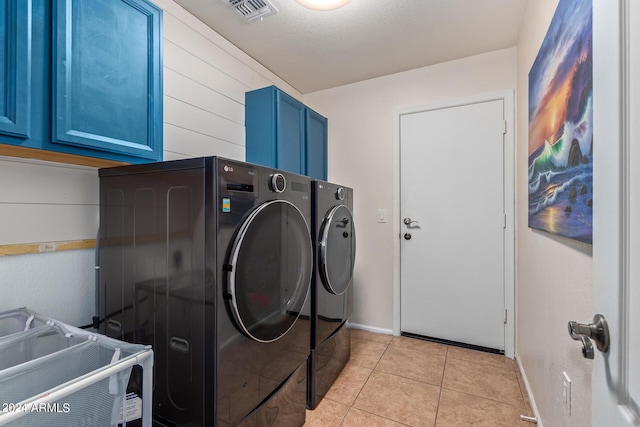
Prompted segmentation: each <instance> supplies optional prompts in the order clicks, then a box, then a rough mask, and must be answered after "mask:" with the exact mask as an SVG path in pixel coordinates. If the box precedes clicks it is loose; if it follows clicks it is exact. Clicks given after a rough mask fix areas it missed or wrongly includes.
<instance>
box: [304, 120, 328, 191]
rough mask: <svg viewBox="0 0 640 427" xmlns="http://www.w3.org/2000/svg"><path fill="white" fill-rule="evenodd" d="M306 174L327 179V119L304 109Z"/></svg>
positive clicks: (314, 177)
mask: <svg viewBox="0 0 640 427" xmlns="http://www.w3.org/2000/svg"><path fill="white" fill-rule="evenodd" d="M306 113H307V114H306V141H307V152H306V171H307V172H306V175H308V176H309V177H311V178H313V179H321V180H323V181H326V180H327V127H328V126H327V119H326V118H325V117H323V116H321V115H320V114H318V113H316V112H315V111H313V110H310V109H307V110H306Z"/></svg>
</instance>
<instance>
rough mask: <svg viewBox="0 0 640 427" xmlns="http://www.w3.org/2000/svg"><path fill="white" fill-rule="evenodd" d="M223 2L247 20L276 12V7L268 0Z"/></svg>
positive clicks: (229, 0) (225, 0) (226, 0)
mask: <svg viewBox="0 0 640 427" xmlns="http://www.w3.org/2000/svg"><path fill="white" fill-rule="evenodd" d="M224 2H225V3H227V4H228V5H229V7H231V8H233V9H235V11H236V12H238V13H239V14H240V15H242V16H244V18H245V19H246V20H247V21H253V20H254V19H256V18H263V17H265V16H269V15H273V14H274V13H277V12H278V9H276V7H275V6H274V5H273V3H271V2H270V1H269V0H224Z"/></svg>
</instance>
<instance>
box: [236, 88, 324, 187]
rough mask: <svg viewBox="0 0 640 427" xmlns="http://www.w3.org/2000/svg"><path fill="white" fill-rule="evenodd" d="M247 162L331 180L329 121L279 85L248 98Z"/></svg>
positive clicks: (255, 92)
mask: <svg viewBox="0 0 640 427" xmlns="http://www.w3.org/2000/svg"><path fill="white" fill-rule="evenodd" d="M245 127H246V160H247V162H250V163H257V164H260V165H265V166H270V167H275V168H278V169H282V170H286V171H290V172H295V173H299V174H302V175H308V176H310V177H311V178H315V179H323V180H326V179H327V119H326V118H324V117H322V116H321V115H320V114H318V113H316V112H315V111H313V110H311V109H310V108H308V107H306V106H305V105H304V104H302V103H301V102H299V101H298V100H296V99H295V98H293V97H291V96H289V95H287V94H286V93H284V92H282V91H281V90H280V89H278V88H276V87H275V86H269V87H266V88H262V89H258V90H254V91H251V92H247V93H246V95H245Z"/></svg>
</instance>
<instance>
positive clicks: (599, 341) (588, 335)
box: [568, 314, 610, 359]
mask: <svg viewBox="0 0 640 427" xmlns="http://www.w3.org/2000/svg"><path fill="white" fill-rule="evenodd" d="M568 326H569V335H570V336H571V338H573V339H574V340H576V341H582V356H584V357H585V358H587V359H593V356H594V353H593V344H592V343H591V340H593V341H595V343H596V347H597V348H598V350H600V351H601V352H603V353H604V352H606V351H607V350H609V343H610V337H609V326H608V325H607V320H606V319H605V318H604V316H603V315H602V314H596V315H595V316H593V323H590V324H588V325H585V324H582V323H578V322H574V321H571V322H569V325H568Z"/></svg>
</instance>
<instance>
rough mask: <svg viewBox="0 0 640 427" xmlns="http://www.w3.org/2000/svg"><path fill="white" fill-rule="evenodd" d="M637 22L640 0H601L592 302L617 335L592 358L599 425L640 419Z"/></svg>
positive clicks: (596, 8) (596, 31)
mask: <svg viewBox="0 0 640 427" xmlns="http://www.w3.org/2000/svg"><path fill="white" fill-rule="evenodd" d="M638 24H640V4H638V2H637V1H636V0H618V1H614V2H612V1H611V0H594V2H593V36H594V37H593V54H594V68H593V73H594V75H593V81H594V95H593V96H594V126H593V129H594V137H593V138H594V165H593V166H594V171H593V177H594V204H595V207H594V210H593V213H594V215H593V269H594V271H593V280H594V287H593V305H594V313H601V314H602V315H604V316H605V318H606V319H607V321H608V324H609V332H610V336H611V343H610V348H609V350H608V351H606V352H605V353H601V352H598V351H596V352H595V353H596V354H595V359H594V361H593V362H594V371H593V378H592V399H593V403H592V425H593V426H618V427H623V426H638V425H640V263H638V260H640V167H638V165H640V152H639V151H640V149H639V146H638V138H640V77H639V76H640V74H639V73H640V29H639V28H638ZM576 320H577V319H576ZM588 320H589V319H584V320H583V321H588ZM576 351H578V350H576Z"/></svg>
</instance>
